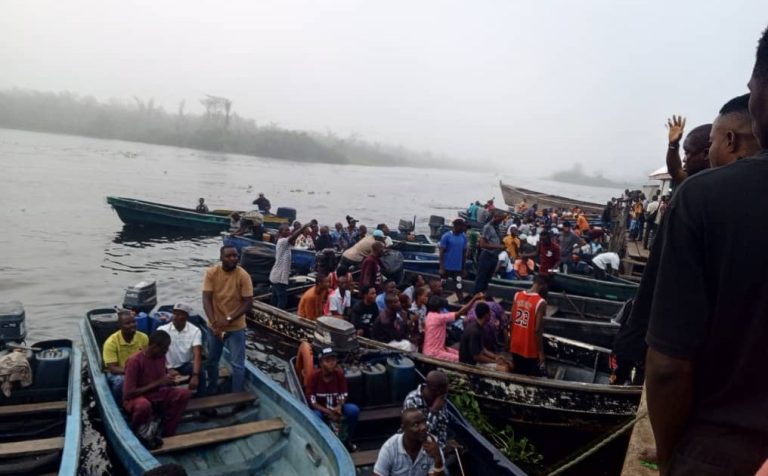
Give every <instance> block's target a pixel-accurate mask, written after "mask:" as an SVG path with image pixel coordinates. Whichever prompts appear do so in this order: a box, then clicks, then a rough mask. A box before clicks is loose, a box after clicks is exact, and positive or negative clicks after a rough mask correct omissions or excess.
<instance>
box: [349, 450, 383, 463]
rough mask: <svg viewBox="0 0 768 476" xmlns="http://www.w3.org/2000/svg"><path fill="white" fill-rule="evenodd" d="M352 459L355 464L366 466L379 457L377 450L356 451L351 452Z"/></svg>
mask: <svg viewBox="0 0 768 476" xmlns="http://www.w3.org/2000/svg"><path fill="white" fill-rule="evenodd" d="M351 456H352V461H353V462H354V463H355V466H368V465H371V464H374V463H375V462H376V458H378V457H379V450H368V451H356V452H354V453H351Z"/></svg>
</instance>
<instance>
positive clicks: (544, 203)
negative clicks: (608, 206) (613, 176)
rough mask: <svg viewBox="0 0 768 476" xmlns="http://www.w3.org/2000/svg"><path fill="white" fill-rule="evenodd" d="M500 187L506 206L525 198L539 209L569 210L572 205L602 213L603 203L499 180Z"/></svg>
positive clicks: (529, 204)
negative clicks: (553, 193) (547, 192)
mask: <svg viewBox="0 0 768 476" xmlns="http://www.w3.org/2000/svg"><path fill="white" fill-rule="evenodd" d="M499 186H500V187H501V195H502V197H503V198H504V203H506V204H507V206H510V207H513V208H515V209H516V208H517V205H518V204H519V203H520V202H522V201H523V199H525V200H526V202H527V203H528V206H529V207H531V206H533V205H536V204H538V205H539V210H541V209H543V208H560V209H563V210H570V209H571V208H573V207H579V208H581V210H582V211H584V212H586V213H592V214H596V215H599V214H602V213H603V209H604V208H605V204H600V203H594V202H587V201H584V200H577V199H575V198H567V197H561V196H558V195H549V194H546V193H542V192H536V191H534V190H528V189H525V188H520V187H514V186H512V185H507V184H505V183H502V182H501V181H499Z"/></svg>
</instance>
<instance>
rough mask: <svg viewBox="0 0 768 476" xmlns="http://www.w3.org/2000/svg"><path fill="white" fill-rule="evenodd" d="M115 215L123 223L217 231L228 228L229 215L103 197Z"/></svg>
mask: <svg viewBox="0 0 768 476" xmlns="http://www.w3.org/2000/svg"><path fill="white" fill-rule="evenodd" d="M107 203H108V204H110V205H112V208H114V210H115V212H117V216H119V217H120V220H122V221H123V223H125V224H126V225H132V226H143V227H155V228H158V227H160V228H175V229H180V230H194V231H197V232H201V233H211V234H215V233H220V232H222V231H227V230H229V226H230V220H229V217H226V216H222V215H216V214H213V213H197V212H195V211H194V210H192V209H187V208H181V207H173V206H169V205H163V204H160V203H152V202H146V201H143V200H135V199H130V198H122V197H107Z"/></svg>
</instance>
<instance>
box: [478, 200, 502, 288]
mask: <svg viewBox="0 0 768 476" xmlns="http://www.w3.org/2000/svg"><path fill="white" fill-rule="evenodd" d="M504 215H505V213H504V211H503V210H498V209H496V210H494V211H493V218H492V219H491V221H490V222H488V223H486V224H485V226H484V227H483V233H482V234H481V235H480V240H479V243H478V247H479V248H480V249H481V250H482V251H481V252H480V258H479V259H478V264H477V273H476V274H477V276H476V278H475V292H476V293H480V292H483V291H485V290H486V289H487V288H488V283H490V282H491V278H492V277H493V273H495V272H496V266H497V264H498V261H499V253H501V251H502V250H504V244H502V242H501V235H500V234H499V224H500V223H501V222H502V220H504Z"/></svg>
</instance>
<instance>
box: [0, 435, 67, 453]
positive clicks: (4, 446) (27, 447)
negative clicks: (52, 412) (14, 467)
mask: <svg viewBox="0 0 768 476" xmlns="http://www.w3.org/2000/svg"><path fill="white" fill-rule="evenodd" d="M63 449H64V437H62V436H56V437H53V438H42V439H39V440H26V441H14V442H13V443H0V458H8V457H11V456H24V455H36V454H41V453H48V452H51V451H61V450H63Z"/></svg>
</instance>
